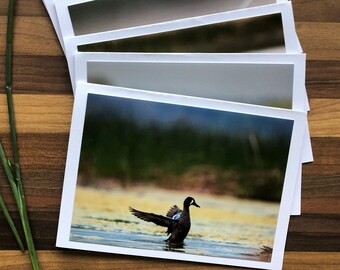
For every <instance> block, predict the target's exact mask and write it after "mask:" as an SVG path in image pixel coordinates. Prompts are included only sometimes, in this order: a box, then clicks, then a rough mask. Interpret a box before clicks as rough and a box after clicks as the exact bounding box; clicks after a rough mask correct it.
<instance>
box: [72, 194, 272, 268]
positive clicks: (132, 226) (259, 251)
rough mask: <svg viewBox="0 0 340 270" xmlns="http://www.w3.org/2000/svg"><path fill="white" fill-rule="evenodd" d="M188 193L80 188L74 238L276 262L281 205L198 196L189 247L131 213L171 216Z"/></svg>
mask: <svg viewBox="0 0 340 270" xmlns="http://www.w3.org/2000/svg"><path fill="white" fill-rule="evenodd" d="M186 195H187V194H183V193H182V192H169V191H167V192H163V191H160V190H151V191H143V192H139V191H131V190H130V191H129V193H127V192H125V191H122V190H120V191H119V190H116V191H110V192H107V191H103V190H96V189H91V188H79V187H78V188H77V194H76V199H75V208H74V211H73V218H72V228H71V235H70V240H71V241H74V242H81V243H91V244H98V245H107V246H115V247H124V248H134V249H147V250H157V251H166V252H180V253H186V254H194V255H203V256H211V257H222V258H233V259H242V260H252V261H270V260H271V252H269V251H270V248H271V247H273V244H274V235H275V230H276V222H277V212H278V209H279V204H276V203H275V204H274V203H264V202H258V201H249V200H240V199H236V198H233V197H218V196H215V197H214V196H212V195H199V202H200V204H201V205H202V208H200V209H192V213H191V230H190V232H189V235H188V236H187V238H186V239H185V240H184V243H179V244H173V243H169V242H167V241H166V239H167V238H168V237H167V235H166V233H165V231H166V229H165V228H163V227H159V226H157V225H155V224H153V223H150V222H145V221H142V220H139V219H138V218H136V217H135V216H133V215H131V213H130V212H129V210H128V209H129V208H128V207H129V206H130V205H132V206H135V205H136V206H138V207H140V208H144V209H148V211H150V212H153V213H155V212H157V213H162V211H163V212H164V214H166V212H167V210H168V209H169V208H170V207H171V206H172V204H173V203H177V201H178V202H179V203H181V202H182V201H183V197H184V198H185V197H186ZM89 198H92V199H91V200H89ZM203 206H204V208H203ZM264 247H268V248H265V249H264Z"/></svg>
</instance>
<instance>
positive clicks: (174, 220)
mask: <svg viewBox="0 0 340 270" xmlns="http://www.w3.org/2000/svg"><path fill="white" fill-rule="evenodd" d="M191 205H193V206H196V207H199V208H200V206H199V205H198V204H197V203H196V201H195V199H194V198H192V197H187V198H186V199H185V200H184V202H183V210H181V209H180V208H179V207H178V206H177V205H174V206H172V207H171V208H170V209H169V211H168V212H167V214H166V215H165V216H163V215H158V214H154V213H147V212H142V211H139V210H136V209H134V208H132V207H129V210H130V212H131V214H132V215H134V216H135V217H137V218H139V219H141V220H144V221H146V222H153V223H155V224H156V225H158V226H162V227H166V228H167V231H166V234H167V235H168V236H169V237H168V239H167V240H166V241H167V242H169V243H183V241H184V239H185V238H186V237H187V235H188V233H189V231H190V227H191V221H190V211H189V207H190V206H191Z"/></svg>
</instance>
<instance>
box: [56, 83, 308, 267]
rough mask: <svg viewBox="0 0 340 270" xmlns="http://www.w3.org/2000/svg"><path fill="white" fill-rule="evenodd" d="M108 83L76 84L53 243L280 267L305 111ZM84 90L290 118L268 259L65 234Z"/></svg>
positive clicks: (102, 249)
mask: <svg viewBox="0 0 340 270" xmlns="http://www.w3.org/2000/svg"><path fill="white" fill-rule="evenodd" d="M112 89H113V87H108V86H98V85H93V84H92V85H91V84H78V87H77V93H76V98H75V106H74V113H73V117H72V126H71V133H70V141H69V148H68V155H67V163H66V172H65V180H64V188H63V196H62V203H61V211H60V218H59V227H58V235H57V246H58V247H64V248H75V249H83V250H92V251H101V252H109V253H118V254H127V255H137V256H145V257H156V258H166V259H176V260H185V261H196V262H205V263H214V264H223V265H234V266H241V267H254V268H263V269H281V268H282V262H283V255H284V247H285V241H286V236H287V231H288V223H289V216H290V213H291V209H292V203H293V199H294V189H295V186H296V175H297V174H298V172H299V168H300V164H301V161H300V155H301V149H302V144H303V140H302V138H303V134H304V132H305V129H304V121H305V118H306V113H304V112H297V111H292V110H284V109H275V108H268V107H262V106H254V105H247V104H240V103H233V102H225V101H215V100H208V99H201V98H192V97H185V96H178V95H169V94H164V93H155V92H147V91H141V90H138V91H135V90H132V89H125V88H114V89H115V90H114V91H112ZM88 93H93V94H97V95H105V96H115V97H123V98H128V99H134V100H147V101H154V102H161V103H170V104H177V105H181V106H191V107H196V108H206V109H212V110H219V111H229V112H236V113H241V114H251V115H258V116H265V117H271V118H280V119H289V120H293V121H294V126H293V131H292V137H291V144H290V149H289V156H288V161H287V167H286V174H285V180H284V185H283V192H282V197H281V204H280V210H279V215H278V222H277V227H276V230H275V240H274V246H273V253H272V259H271V262H258V261H250V260H249V261H248V260H238V259H228V258H221V257H208V256H200V255H192V254H185V253H179V252H165V251H156V250H148V249H143V250H141V249H133V248H122V247H117V246H109V245H98V244H87V243H82V242H72V241H70V240H69V239H70V229H71V223H72V212H73V205H74V204H73V203H74V195H75V190H76V180H77V173H78V162H79V156H80V150H81V138H82V132H83V125H84V119H85V112H86V104H87V95H88Z"/></svg>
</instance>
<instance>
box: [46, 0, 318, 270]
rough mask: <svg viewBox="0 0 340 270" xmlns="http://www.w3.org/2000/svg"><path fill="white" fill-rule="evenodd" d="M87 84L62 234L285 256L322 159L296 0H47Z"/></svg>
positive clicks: (114, 243)
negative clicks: (312, 124)
mask: <svg viewBox="0 0 340 270" xmlns="http://www.w3.org/2000/svg"><path fill="white" fill-rule="evenodd" d="M44 4H45V6H46V8H47V10H48V12H49V14H50V17H51V19H52V22H53V24H54V27H55V30H56V33H57V34H58V37H59V40H60V43H61V46H62V47H63V50H64V52H65V56H66V58H67V62H68V66H69V72H70V77H71V82H72V87H73V91H74V95H75V102H74V111H73V117H72V125H71V132H70V142H69V149H68V155H67V164H66V172H65V180H64V189H63V197H62V204H61V212H60V220H59V229H58V236H57V246H58V247H64V248H75V249H83V250H92V251H102V252H111V253H118V254H128V255H137V256H146V257H157V258H165V259H176V260H186V261H195V262H204V263H215V264H224V265H233V266H241V267H254V268H263V269H281V267H282V261H283V255H284V248H285V242H286V236H287V230H288V224H289V218H290V216H291V215H299V214H300V205H301V167H302V164H303V163H306V162H311V161H312V159H313V157H312V149H311V142H310V136H309V131H308V122H307V112H308V110H309V104H308V98H307V93H306V88H305V66H306V56H305V54H303V53H302V49H301V46H300V43H299V40H298V37H297V35H296V32H295V25H294V17H293V9H292V4H291V2H290V1H286V0H237V1H236V0H200V1H197V0H171V1H170V0H147V1H140V0H135V1H133V0H131V1H130V0H94V1H89V0H55V1H54V0H44Z"/></svg>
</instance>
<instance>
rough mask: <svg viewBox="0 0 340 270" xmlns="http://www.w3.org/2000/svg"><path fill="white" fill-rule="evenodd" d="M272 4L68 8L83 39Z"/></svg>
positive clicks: (116, 3) (211, 0)
mask: <svg viewBox="0 0 340 270" xmlns="http://www.w3.org/2000/svg"><path fill="white" fill-rule="evenodd" d="M274 3H276V0H237V1H235V0H200V1H192V0H171V1H169V0H148V2H147V5H145V1H141V0H138V1H129V0H124V1H121V0H96V1H87V2H85V3H80V4H76V5H71V6H69V8H68V9H69V14H70V18H71V21H72V26H73V30H74V34H75V35H76V36H77V35H86V34H93V33H98V32H104V31H110V30H117V29H124V28H129V27H135V26H141V25H148V24H154V23H161V22H166V21H172V20H178V19H184V18H189V17H196V16H202V15H208V14H214V13H220V12H225V11H232V10H238V9H243V8H249V7H256V6H262V5H268V4H274Z"/></svg>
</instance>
